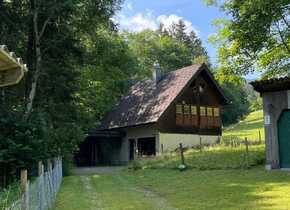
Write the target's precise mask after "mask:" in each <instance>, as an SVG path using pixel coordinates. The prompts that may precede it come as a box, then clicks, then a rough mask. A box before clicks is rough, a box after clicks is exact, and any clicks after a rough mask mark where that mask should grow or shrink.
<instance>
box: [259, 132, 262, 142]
mask: <svg viewBox="0 0 290 210" xmlns="http://www.w3.org/2000/svg"><path fill="white" fill-rule="evenodd" d="M259 144H262V137H261V131H260V130H259Z"/></svg>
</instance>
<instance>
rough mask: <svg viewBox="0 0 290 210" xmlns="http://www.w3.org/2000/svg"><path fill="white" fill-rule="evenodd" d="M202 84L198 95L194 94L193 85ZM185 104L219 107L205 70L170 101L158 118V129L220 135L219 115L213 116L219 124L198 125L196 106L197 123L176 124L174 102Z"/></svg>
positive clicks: (165, 131) (218, 101) (215, 91)
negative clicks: (210, 125)
mask: <svg viewBox="0 0 290 210" xmlns="http://www.w3.org/2000/svg"><path fill="white" fill-rule="evenodd" d="M198 84H202V85H204V91H203V93H201V94H200V95H199V96H198V95H196V94H194V86H196V85H198ZM183 101H184V102H185V103H186V104H191V105H196V106H197V107H199V106H206V107H219V108H220V107H221V98H220V95H219V93H218V91H217V90H216V87H215V86H214V85H213V83H212V81H211V80H210V78H209V77H208V76H207V74H206V73H205V72H203V73H201V75H199V77H198V78H196V79H195V80H194V81H193V82H192V84H190V85H189V87H188V88H187V89H185V90H184V92H182V93H181V95H180V96H178V98H177V100H176V101H175V103H172V104H171V105H170V106H169V107H168V109H167V110H166V112H165V113H163V115H162V116H161V118H160V119H159V120H158V129H159V130H160V131H161V132H163V133H191V134H197V133H199V134H202V135H221V131H222V129H221V124H222V123H221V119H220V117H217V118H215V120H217V122H218V124H219V126H217V127H212V128H202V127H201V126H200V123H199V122H200V117H199V108H198V110H197V111H198V115H197V118H198V125H197V126H193V125H189V126H184V125H182V126H178V125H176V104H182V102H183Z"/></svg>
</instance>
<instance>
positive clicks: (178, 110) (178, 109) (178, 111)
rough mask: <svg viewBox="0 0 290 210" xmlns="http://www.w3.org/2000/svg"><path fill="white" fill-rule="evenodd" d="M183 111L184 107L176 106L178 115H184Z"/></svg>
mask: <svg viewBox="0 0 290 210" xmlns="http://www.w3.org/2000/svg"><path fill="white" fill-rule="evenodd" d="M182 113H183V110H182V105H181V104H177V105H176V114H182Z"/></svg>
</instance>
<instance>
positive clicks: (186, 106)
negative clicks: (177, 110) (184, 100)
mask: <svg viewBox="0 0 290 210" xmlns="http://www.w3.org/2000/svg"><path fill="white" fill-rule="evenodd" d="M183 111H184V114H185V115H189V114H190V105H187V104H186V105H184V106H183Z"/></svg>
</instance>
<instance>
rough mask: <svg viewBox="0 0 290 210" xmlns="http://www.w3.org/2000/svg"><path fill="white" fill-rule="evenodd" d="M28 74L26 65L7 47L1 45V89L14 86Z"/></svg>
mask: <svg viewBox="0 0 290 210" xmlns="http://www.w3.org/2000/svg"><path fill="white" fill-rule="evenodd" d="M25 72H27V67H26V64H23V61H22V59H21V58H18V57H17V56H16V55H15V53H14V52H10V51H9V50H8V48H7V47H6V46H5V45H0V87H4V86H9V85H14V84H17V83H18V82H20V80H21V79H22V78H23V76H24V73H25Z"/></svg>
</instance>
